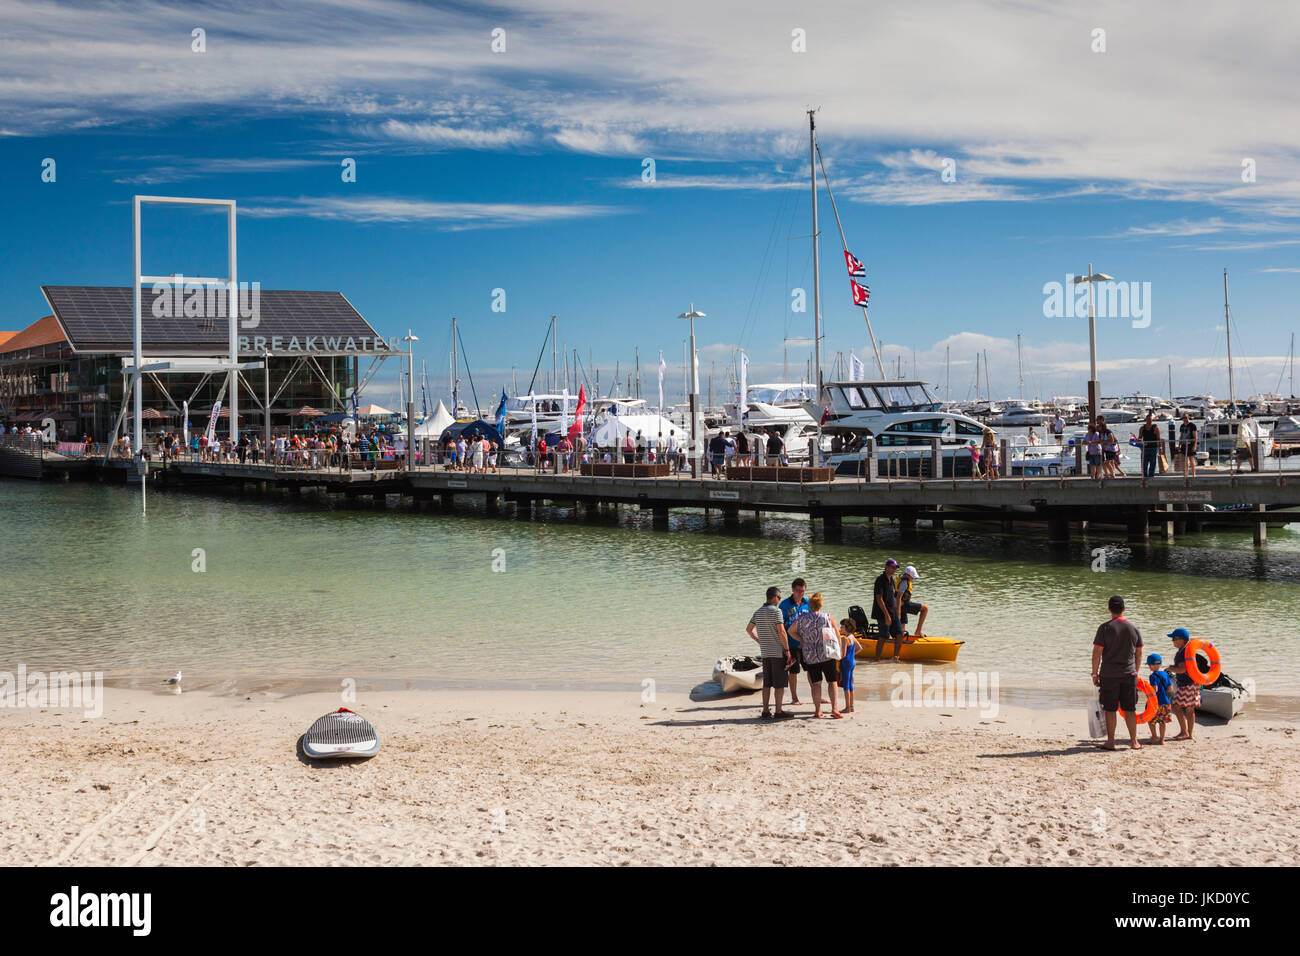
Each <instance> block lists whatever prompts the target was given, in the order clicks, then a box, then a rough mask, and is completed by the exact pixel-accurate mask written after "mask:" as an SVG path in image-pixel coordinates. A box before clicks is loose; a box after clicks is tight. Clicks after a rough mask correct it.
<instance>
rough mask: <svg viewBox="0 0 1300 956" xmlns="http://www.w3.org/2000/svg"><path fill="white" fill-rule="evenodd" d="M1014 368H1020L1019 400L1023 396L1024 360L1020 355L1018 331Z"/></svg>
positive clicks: (1022, 399)
mask: <svg viewBox="0 0 1300 956" xmlns="http://www.w3.org/2000/svg"><path fill="white" fill-rule="evenodd" d="M1016 368H1018V369H1019V370H1020V396H1019V397H1020V400H1021V401H1024V398H1025V362H1024V359H1023V358H1021V355H1020V333H1019V332H1017V333H1016Z"/></svg>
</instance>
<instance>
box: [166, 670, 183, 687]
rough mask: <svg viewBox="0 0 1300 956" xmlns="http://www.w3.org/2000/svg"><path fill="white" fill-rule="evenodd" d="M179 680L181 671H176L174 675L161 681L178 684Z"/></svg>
mask: <svg viewBox="0 0 1300 956" xmlns="http://www.w3.org/2000/svg"><path fill="white" fill-rule="evenodd" d="M180 682H181V672H180V671H177V672H176V676H175V677H172V678H169V679H167V680H165V681H163V683H164V684H179V683H180Z"/></svg>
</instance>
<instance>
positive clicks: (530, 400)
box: [528, 392, 537, 448]
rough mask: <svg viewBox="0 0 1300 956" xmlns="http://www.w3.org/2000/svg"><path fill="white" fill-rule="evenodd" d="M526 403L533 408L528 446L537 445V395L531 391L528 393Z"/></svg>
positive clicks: (533, 446)
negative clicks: (531, 428)
mask: <svg viewBox="0 0 1300 956" xmlns="http://www.w3.org/2000/svg"><path fill="white" fill-rule="evenodd" d="M528 405H529V407H530V408H532V410H533V440H532V443H531V444H530V445H529V448H535V447H536V446H537V396H536V395H534V394H533V393H532V392H529V393H528Z"/></svg>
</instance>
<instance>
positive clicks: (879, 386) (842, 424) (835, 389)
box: [804, 379, 973, 431]
mask: <svg viewBox="0 0 1300 956" xmlns="http://www.w3.org/2000/svg"><path fill="white" fill-rule="evenodd" d="M824 389H825V398H826V409H827V413H826V421H825V422H824V423H823V425H822V428H823V430H828V431H829V430H832V429H851V430H855V431H856V430H861V429H864V428H867V429H869V428H871V426H872V424H873V423H875V422H878V421H879V420H880V416H882V415H889V414H896V413H898V412H938V411H939V408H940V405H941V403H940V402H939V400H938V399H936V398H935V397H934V396H933V395H931V394H930V390H929V389H928V388H926V385H925V383H924V382H922V381H919V380H907V379H868V380H865V381H858V382H826V383H825V385H824ZM804 407H805V408H806V409H807V410H808V412H809V414H812V415H819V414H821V408H820V407H818V406H817V404H816V403H815V402H809V403H808V404H807V405H805V406H804ZM957 417H965V416H957ZM972 421H973V419H972Z"/></svg>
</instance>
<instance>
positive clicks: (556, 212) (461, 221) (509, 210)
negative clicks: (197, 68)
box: [240, 196, 626, 230]
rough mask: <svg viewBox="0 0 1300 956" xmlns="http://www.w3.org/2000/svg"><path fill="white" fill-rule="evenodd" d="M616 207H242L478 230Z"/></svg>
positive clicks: (290, 203) (391, 202)
mask: <svg viewBox="0 0 1300 956" xmlns="http://www.w3.org/2000/svg"><path fill="white" fill-rule="evenodd" d="M625 211H626V210H624V209H619V208H615V207H612V206H596V205H589V206H584V205H562V204H546V203H532V204H530V203H472V202H431V201H424V200H416V199H395V198H390V197H386V196H368V197H357V198H350V199H342V198H332V197H314V196H300V197H297V198H293V199H274V200H263V201H261V203H260V204H259V203H258V202H253V203H249V204H248V205H245V206H242V207H241V208H240V212H241V214H243V215H245V216H256V217H261V218H285V217H306V218H311V219H342V220H348V221H351V222H396V223H414V222H430V223H437V224H440V225H442V227H443V228H445V229H452V230H456V229H476V228H488V227H494V226H512V225H528V224H531V223H537V222H550V221H555V220H563V219H590V218H594V217H598V216H609V215H614V214H617V213H621V212H625Z"/></svg>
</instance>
